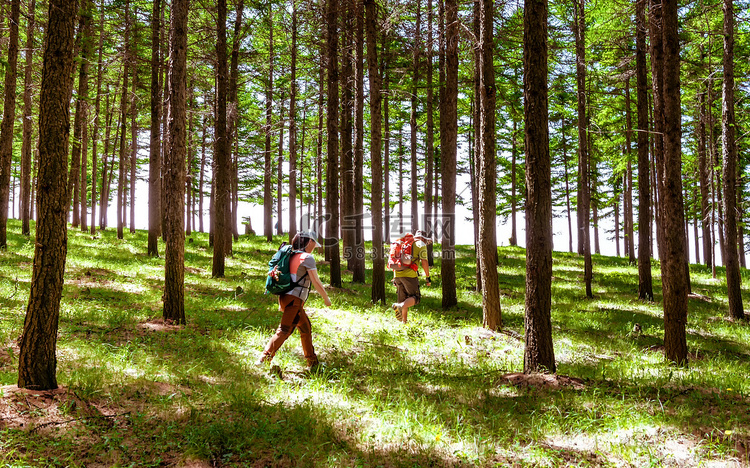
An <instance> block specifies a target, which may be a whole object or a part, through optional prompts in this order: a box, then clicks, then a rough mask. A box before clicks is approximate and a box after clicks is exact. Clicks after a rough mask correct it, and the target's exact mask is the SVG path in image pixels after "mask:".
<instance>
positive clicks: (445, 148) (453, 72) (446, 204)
mask: <svg viewBox="0 0 750 468" xmlns="http://www.w3.org/2000/svg"><path fill="white" fill-rule="evenodd" d="M445 23H446V28H445V29H446V34H445V36H446V37H445V92H444V94H443V99H442V100H441V104H442V106H443V108H442V109H441V112H440V119H441V126H442V129H443V131H441V134H440V142H441V145H440V146H441V167H442V177H441V178H442V181H443V182H442V185H443V193H442V196H443V222H442V223H443V226H442V230H443V239H442V249H443V251H442V268H441V270H442V276H443V277H442V280H443V283H442V284H443V309H447V308H449V307H453V306H454V305H456V304H458V297H457V295H456V248H455V245H456V237H455V233H456V225H455V223H456V215H455V212H456V143H457V136H458V107H457V104H458V102H457V98H458V4H457V2H456V0H446V1H445Z"/></svg>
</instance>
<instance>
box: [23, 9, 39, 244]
mask: <svg viewBox="0 0 750 468" xmlns="http://www.w3.org/2000/svg"><path fill="white" fill-rule="evenodd" d="M35 13H36V0H31V2H30V3H29V11H28V13H27V16H28V26H27V28H26V52H25V53H24V58H25V59H26V66H25V68H24V79H23V144H22V145H21V234H22V235H24V236H28V235H30V234H31V227H30V220H31V178H32V177H31V159H32V158H31V146H32V143H31V134H32V128H31V122H32V117H31V115H32V103H31V94H32V75H31V72H32V66H33V63H34V60H33V58H32V57H33V56H34V54H33V51H34V32H35V30H36V21H35V20H36V15H35Z"/></svg>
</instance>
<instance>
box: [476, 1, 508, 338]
mask: <svg viewBox="0 0 750 468" xmlns="http://www.w3.org/2000/svg"><path fill="white" fill-rule="evenodd" d="M479 17H480V20H479V25H480V33H479V54H480V57H481V60H480V64H479V65H480V66H479V69H480V73H479V106H478V108H479V131H480V134H479V135H477V144H479V145H481V146H480V151H478V152H477V154H478V155H479V160H478V161H477V168H476V169H477V174H478V176H479V177H477V179H476V180H477V183H478V185H477V196H478V200H479V256H480V257H481V260H480V261H479V265H480V269H481V280H482V291H483V294H482V326H483V327H484V328H488V329H490V330H497V329H499V328H502V326H503V319H502V314H501V308H500V288H499V284H498V278H497V235H496V233H495V216H496V211H495V209H496V204H497V198H496V180H497V168H496V162H495V139H496V137H497V135H496V131H495V93H496V86H495V69H494V60H493V51H494V46H495V39H494V34H493V28H494V23H493V18H494V5H493V0H482V1H481V2H479Z"/></svg>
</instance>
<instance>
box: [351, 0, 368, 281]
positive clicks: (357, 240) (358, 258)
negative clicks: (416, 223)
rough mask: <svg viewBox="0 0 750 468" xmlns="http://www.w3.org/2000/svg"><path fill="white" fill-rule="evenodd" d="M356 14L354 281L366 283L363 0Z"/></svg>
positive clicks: (360, 0)
mask: <svg viewBox="0 0 750 468" xmlns="http://www.w3.org/2000/svg"><path fill="white" fill-rule="evenodd" d="M354 17H355V18H356V20H357V23H356V25H355V31H354V48H355V57H354V59H355V67H354V83H355V93H356V99H355V101H354V214H355V215H356V216H355V218H354V261H353V262H352V268H351V270H352V281H353V282H354V283H364V282H365V255H366V253H365V232H364V223H363V221H364V211H365V209H364V203H365V192H364V165H365V164H364V132H365V129H364V119H365V116H364V105H365V81H364V19H365V15H364V9H363V2H362V0H355V9H354Z"/></svg>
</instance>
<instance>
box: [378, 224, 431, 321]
mask: <svg viewBox="0 0 750 468" xmlns="http://www.w3.org/2000/svg"><path fill="white" fill-rule="evenodd" d="M426 242H428V239H427V235H426V234H425V232H424V231H417V232H415V233H414V235H411V234H406V235H405V236H403V237H402V238H400V239H399V240H397V241H396V242H395V243H394V245H393V246H391V252H390V253H389V258H388V267H389V268H390V269H392V270H393V284H395V285H396V295H397V297H398V299H397V300H398V302H394V303H393V304H392V305H391V307H392V308H393V311H394V312H395V315H396V320H399V321H401V322H403V323H406V321H407V319H408V316H409V307H413V306H415V305H417V304H419V301H420V299H421V297H422V296H421V294H420V291H419V273H418V266H417V264H418V263H421V265H422V270H423V271H424V274H425V286H430V284H431V282H430V265H429V263H428V262H427V246H426V245H425V243H426ZM395 256H399V258H394V257H395Z"/></svg>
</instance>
